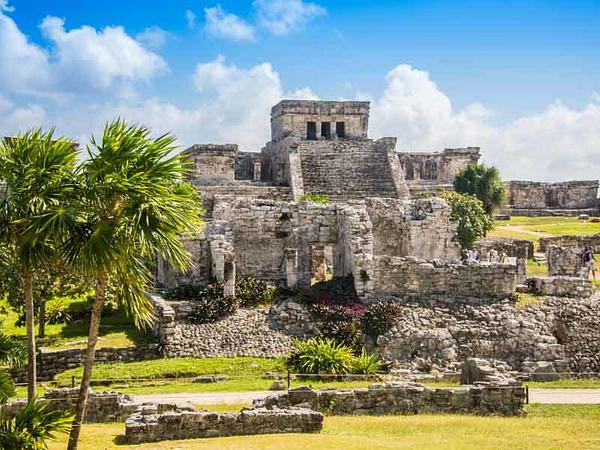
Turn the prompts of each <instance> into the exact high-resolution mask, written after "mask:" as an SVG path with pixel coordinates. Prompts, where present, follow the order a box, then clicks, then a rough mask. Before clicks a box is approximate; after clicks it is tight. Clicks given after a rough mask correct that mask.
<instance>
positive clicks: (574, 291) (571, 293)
mask: <svg viewBox="0 0 600 450" xmlns="http://www.w3.org/2000/svg"><path fill="white" fill-rule="evenodd" d="M531 284H532V286H533V292H535V293H536V294H538V295H550V296H553V297H580V298H585V297H590V296H591V295H592V294H593V293H594V286H593V285H592V282H591V281H590V280H588V279H586V278H581V277H577V276H573V277H569V276H555V277H553V276H550V277H532V278H531Z"/></svg>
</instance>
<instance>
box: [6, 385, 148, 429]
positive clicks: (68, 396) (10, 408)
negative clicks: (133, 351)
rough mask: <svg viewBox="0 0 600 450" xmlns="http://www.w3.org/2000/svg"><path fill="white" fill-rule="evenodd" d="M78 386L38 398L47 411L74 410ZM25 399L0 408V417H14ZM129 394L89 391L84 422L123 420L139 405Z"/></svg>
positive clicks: (48, 393) (57, 390)
mask: <svg viewBox="0 0 600 450" xmlns="http://www.w3.org/2000/svg"><path fill="white" fill-rule="evenodd" d="M78 394H79V388H74V389H70V388H63V389H55V390H53V391H48V392H46V393H45V394H44V396H43V397H42V398H41V399H40V400H41V401H44V402H46V403H47V407H46V408H47V409H46V410H47V411H65V410H70V411H75V407H76V405H77V396H78ZM26 405H27V401H26V400H16V401H13V402H10V403H7V404H6V405H4V406H2V408H1V415H2V417H14V416H16V415H17V414H18V413H19V412H20V411H21V410H22V409H23V408H25V406H26ZM139 405H140V404H139V403H136V402H135V401H134V400H133V397H132V396H130V395H125V394H121V393H118V392H95V391H90V393H89V397H88V403H87V408H86V413H85V418H84V422H86V423H108V422H124V421H125V419H126V418H127V417H128V416H130V415H131V414H132V413H133V412H134V411H135V410H136V409H137V408H138V406H139Z"/></svg>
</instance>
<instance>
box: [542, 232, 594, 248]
mask: <svg viewBox="0 0 600 450" xmlns="http://www.w3.org/2000/svg"><path fill="white" fill-rule="evenodd" d="M550 245H556V246H558V247H576V248H579V249H581V251H583V249H584V248H585V247H591V248H592V250H594V251H595V252H598V251H600V233H597V234H592V235H589V236H575V235H567V236H552V237H543V238H540V251H542V252H544V251H546V250H547V247H548V246H550Z"/></svg>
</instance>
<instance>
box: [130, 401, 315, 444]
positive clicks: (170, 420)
mask: <svg viewBox="0 0 600 450" xmlns="http://www.w3.org/2000/svg"><path fill="white" fill-rule="evenodd" d="M322 427H323V414H321V413H319V412H316V411H311V410H310V409H304V408H286V409H266V408H256V409H244V410H242V411H241V412H239V413H227V414H219V413H214V412H200V411H195V412H180V411H173V412H167V413H164V414H147V415H144V414H136V415H134V416H132V417H130V418H129V419H127V422H126V423H125V436H126V439H127V443H128V444H141V443H143V442H157V441H165V440H179V439H198V438H208V437H221V436H239V435H256V434H275V433H319V432H320V431H321V429H322Z"/></svg>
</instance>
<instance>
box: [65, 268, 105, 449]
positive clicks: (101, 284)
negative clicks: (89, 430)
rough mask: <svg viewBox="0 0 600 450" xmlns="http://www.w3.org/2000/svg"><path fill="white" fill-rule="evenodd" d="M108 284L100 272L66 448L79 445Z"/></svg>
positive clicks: (74, 447)
mask: <svg viewBox="0 0 600 450" xmlns="http://www.w3.org/2000/svg"><path fill="white" fill-rule="evenodd" d="M107 284H108V275H107V274H106V273H101V274H100V275H99V276H98V279H97V281H96V295H95V298H94V307H93V309H92V317H91V319H90V332H89V335H88V343H87V351H86V355H85V365H84V367H83V378H82V379H81V387H80V388H79V397H78V399H77V408H76V410H75V419H74V420H73V425H72V426H71V433H70V435H69V445H68V447H67V450H77V446H78V445H79V435H80V433H81V424H82V423H83V418H84V416H85V409H86V406H87V400H88V393H89V390H90V381H91V379H92V368H93V366H94V355H95V354H96V343H97V342H98V333H99V331H100V318H101V315H102V307H103V306H104V297H105V293H106V285H107Z"/></svg>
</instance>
